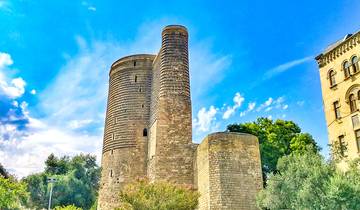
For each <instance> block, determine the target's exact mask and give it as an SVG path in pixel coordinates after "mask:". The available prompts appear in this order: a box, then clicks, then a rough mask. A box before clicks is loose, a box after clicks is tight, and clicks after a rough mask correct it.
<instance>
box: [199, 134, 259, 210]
mask: <svg viewBox="0 0 360 210" xmlns="http://www.w3.org/2000/svg"><path fill="white" fill-rule="evenodd" d="M196 159H197V162H196V166H197V169H196V172H197V175H196V179H197V180H196V183H197V187H198V190H199V193H200V194H201V197H200V199H199V209H224V210H225V209H229V210H252V209H253V210H255V209H256V210H257V207H256V194H257V193H258V192H259V191H260V190H261V189H262V171H261V160H260V150H259V142H258V139H257V137H255V136H253V135H250V134H243V133H230V132H220V133H213V134H210V135H208V136H207V137H206V138H205V139H204V140H203V141H202V143H201V144H200V145H199V146H198V148H197V157H196Z"/></svg>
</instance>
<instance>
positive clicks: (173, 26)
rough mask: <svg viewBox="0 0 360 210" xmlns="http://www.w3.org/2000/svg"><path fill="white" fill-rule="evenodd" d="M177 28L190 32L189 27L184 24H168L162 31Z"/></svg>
mask: <svg viewBox="0 0 360 210" xmlns="http://www.w3.org/2000/svg"><path fill="white" fill-rule="evenodd" d="M177 30H181V31H184V32H185V33H187V32H188V30H187V28H186V27H185V26H183V25H167V26H165V27H164V28H163V30H162V32H163V33H164V32H165V31H177Z"/></svg>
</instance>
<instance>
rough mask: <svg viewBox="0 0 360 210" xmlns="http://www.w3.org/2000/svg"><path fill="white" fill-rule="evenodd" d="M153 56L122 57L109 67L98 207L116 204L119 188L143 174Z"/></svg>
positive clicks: (143, 175)
mask: <svg viewBox="0 0 360 210" xmlns="http://www.w3.org/2000/svg"><path fill="white" fill-rule="evenodd" d="M153 59H154V56H153V55H134V56H128V57H124V58H122V59H120V60H118V61H116V62H115V63H114V64H113V65H112V68H111V70H110V80H109V96H108V106H107V113H106V120H105V130H104V145H103V156H102V164H101V165H102V173H101V183H100V192H99V208H100V209H113V208H114V207H116V205H117V203H118V197H119V192H120V190H121V189H122V187H123V186H125V185H126V184H127V183H129V182H132V181H133V180H134V179H135V178H137V177H145V176H146V163H147V158H146V157H147V144H148V135H147V132H148V127H147V126H148V122H149V112H150V111H149V109H150V88H151V75H152V62H153ZM144 134H146V135H144Z"/></svg>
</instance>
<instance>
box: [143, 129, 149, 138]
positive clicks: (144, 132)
mask: <svg viewBox="0 0 360 210" xmlns="http://www.w3.org/2000/svg"><path fill="white" fill-rule="evenodd" d="M147 135H148V132H147V129H146V128H144V130H143V136H147Z"/></svg>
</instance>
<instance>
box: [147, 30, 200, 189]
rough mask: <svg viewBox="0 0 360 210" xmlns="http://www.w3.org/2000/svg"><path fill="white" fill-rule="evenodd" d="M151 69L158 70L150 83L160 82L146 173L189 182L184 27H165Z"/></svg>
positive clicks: (190, 150)
mask: <svg viewBox="0 0 360 210" xmlns="http://www.w3.org/2000/svg"><path fill="white" fill-rule="evenodd" d="M154 72H155V73H154V74H155V75H156V74H158V81H156V82H155V81H154V82H153V83H157V82H158V83H159V85H158V87H155V88H158V97H157V98H156V117H155V118H156V120H154V122H152V123H151V130H150V132H151V134H150V135H151V140H150V141H151V142H150V143H149V164H148V176H149V178H150V179H151V180H168V181H172V182H176V183H179V184H190V185H192V184H193V155H194V154H193V153H194V152H193V151H194V150H193V144H192V139H191V137H192V136H191V135H192V134H191V132H192V128H191V99H190V82H189V61H188V32H187V29H186V28H185V27H183V26H179V25H170V26H167V27H165V28H164V30H163V32H162V46H161V50H160V53H159V55H158V57H157V58H156V59H155V62H154ZM155 92H157V91H155ZM153 101H155V99H154V100H152V102H153ZM154 132H155V134H154ZM154 141H155V142H154Z"/></svg>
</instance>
